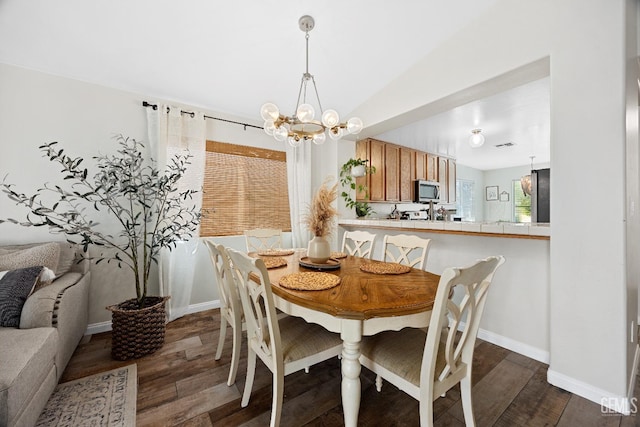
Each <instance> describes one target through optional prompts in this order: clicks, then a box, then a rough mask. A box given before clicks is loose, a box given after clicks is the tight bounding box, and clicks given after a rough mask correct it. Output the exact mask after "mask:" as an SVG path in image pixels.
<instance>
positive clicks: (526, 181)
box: [520, 156, 536, 196]
mask: <svg viewBox="0 0 640 427" xmlns="http://www.w3.org/2000/svg"><path fill="white" fill-rule="evenodd" d="M529 158H530V159H531V168H530V169H529V170H530V171H532V172H533V159H535V158H536V156H529ZM520 186H521V187H522V192H523V193H524V195H525V196H530V195H531V173H529V175H524V176H523V177H522V178H520Z"/></svg>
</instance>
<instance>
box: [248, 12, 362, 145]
mask: <svg viewBox="0 0 640 427" xmlns="http://www.w3.org/2000/svg"><path fill="white" fill-rule="evenodd" d="M298 26H299V27H300V29H301V30H302V31H304V32H305V39H306V71H305V72H304V74H302V81H301V82H300V90H299V91H298V101H297V102H296V112H295V115H292V116H285V115H283V114H281V113H280V110H279V109H278V107H277V106H276V105H275V104H272V103H270V102H268V103H266V104H264V105H263V106H262V108H260V115H261V116H262V118H263V119H264V131H265V132H266V133H267V135H271V136H273V137H274V138H275V139H276V140H277V141H284V140H285V139H286V140H287V141H288V142H289V144H290V145H291V146H292V147H297V146H299V145H300V144H301V143H302V142H303V141H313V142H314V143H315V144H322V143H324V142H325V140H326V139H327V134H328V135H329V138H331V139H333V140H338V139H340V138H342V136H343V135H344V134H345V132H346V133H347V134H357V133H359V132H360V131H361V130H362V127H363V124H362V120H360V119H359V118H357V117H353V118H351V119H349V120H347V121H346V122H342V123H341V122H340V116H339V115H338V113H337V112H336V111H335V110H323V109H322V104H320V96H319V95H318V89H317V88H316V81H315V79H314V78H313V76H312V75H311V74H309V31H311V30H312V29H313V27H314V26H315V21H314V20H313V18H312V17H311V16H309V15H304V16H303V17H301V18H300V19H299V20H298ZM309 82H311V84H312V85H313V94H315V97H316V102H317V105H318V107H319V108H320V120H317V119H316V118H315V116H316V111H315V109H314V108H313V106H312V105H311V104H309V103H307V89H309V87H308V86H309ZM301 102H302V103H301Z"/></svg>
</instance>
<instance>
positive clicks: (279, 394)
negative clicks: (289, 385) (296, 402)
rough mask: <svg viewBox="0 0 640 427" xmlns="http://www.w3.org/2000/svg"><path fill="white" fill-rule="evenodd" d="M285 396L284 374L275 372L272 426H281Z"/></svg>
mask: <svg viewBox="0 0 640 427" xmlns="http://www.w3.org/2000/svg"><path fill="white" fill-rule="evenodd" d="M283 396H284V376H282V375H277V374H276V373H275V372H274V373H273V403H272V404H271V423H270V427H279V426H280V416H281V414H282V401H283Z"/></svg>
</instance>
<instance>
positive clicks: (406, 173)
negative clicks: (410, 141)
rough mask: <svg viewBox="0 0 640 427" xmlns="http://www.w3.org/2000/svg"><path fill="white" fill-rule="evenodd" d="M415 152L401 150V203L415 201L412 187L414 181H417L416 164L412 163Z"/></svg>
mask: <svg viewBox="0 0 640 427" xmlns="http://www.w3.org/2000/svg"><path fill="white" fill-rule="evenodd" d="M414 153H415V151H414V150H411V149H409V148H400V182H399V187H400V201H401V202H411V201H413V198H412V197H413V194H412V187H413V185H412V184H413V180H414V179H416V178H415V176H416V170H415V163H414V162H413V161H412V160H413V158H414Z"/></svg>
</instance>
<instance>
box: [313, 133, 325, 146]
mask: <svg viewBox="0 0 640 427" xmlns="http://www.w3.org/2000/svg"><path fill="white" fill-rule="evenodd" d="M326 140H327V134H325V133H324V132H321V133H317V134H315V135H313V143H314V144H316V145H322V144H324V142H325V141H326Z"/></svg>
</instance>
